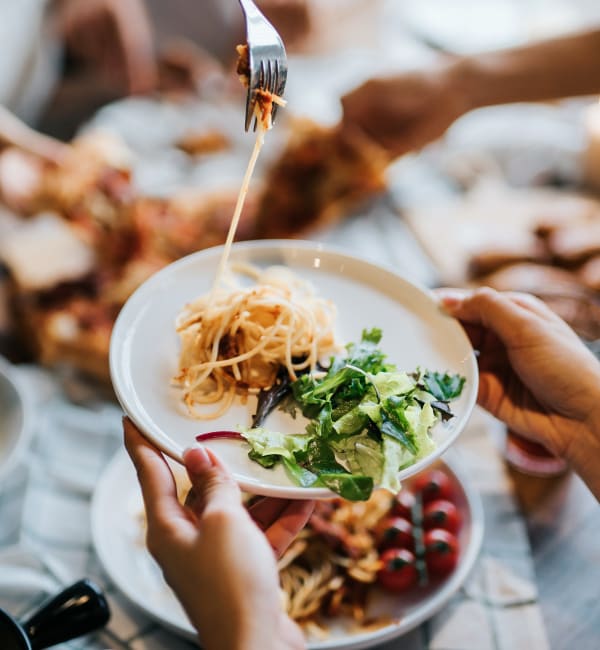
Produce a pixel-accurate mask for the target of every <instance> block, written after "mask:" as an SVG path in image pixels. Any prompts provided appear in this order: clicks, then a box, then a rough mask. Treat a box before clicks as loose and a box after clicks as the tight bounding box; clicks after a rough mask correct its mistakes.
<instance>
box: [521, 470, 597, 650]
mask: <svg viewBox="0 0 600 650" xmlns="http://www.w3.org/2000/svg"><path fill="white" fill-rule="evenodd" d="M511 476H512V478H513V480H514V483H515V489H516V492H517V494H518V496H519V499H520V501H521V505H522V508H523V512H524V514H525V517H526V520H527V527H528V532H529V539H530V542H531V548H532V552H533V558H534V563H535V570H536V576H537V584H538V588H539V594H540V602H541V605H542V611H543V614H544V620H545V623H546V627H547V630H548V638H549V640H550V644H551V647H552V648H557V649H560V648H564V649H568V648H569V649H570V648H577V650H597V648H599V647H600V599H599V598H598V584H599V581H600V506H599V504H598V502H597V501H596V499H595V498H594V497H593V496H592V494H591V493H590V491H589V490H588V489H587V487H586V486H585V485H584V484H583V482H582V481H581V480H580V479H579V478H578V477H577V476H575V475H573V474H567V475H566V476H563V477H560V478H557V479H540V478H533V477H531V476H524V475H522V474H519V473H518V472H516V471H511Z"/></svg>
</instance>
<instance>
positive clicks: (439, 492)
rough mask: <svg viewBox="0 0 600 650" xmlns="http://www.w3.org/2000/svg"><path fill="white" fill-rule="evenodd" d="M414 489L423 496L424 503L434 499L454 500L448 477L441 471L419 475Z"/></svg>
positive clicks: (432, 470) (435, 470) (428, 471)
mask: <svg viewBox="0 0 600 650" xmlns="http://www.w3.org/2000/svg"><path fill="white" fill-rule="evenodd" d="M413 489H414V491H415V492H417V493H420V494H421V498H422V499H423V503H427V502H428V501H433V500H434V499H448V500H452V494H453V492H454V490H453V488H452V482H451V481H450V479H449V478H448V475H447V474H445V473H444V472H442V471H441V470H439V469H430V470H426V471H425V472H421V473H420V474H418V475H417V477H416V478H415V481H414V483H413Z"/></svg>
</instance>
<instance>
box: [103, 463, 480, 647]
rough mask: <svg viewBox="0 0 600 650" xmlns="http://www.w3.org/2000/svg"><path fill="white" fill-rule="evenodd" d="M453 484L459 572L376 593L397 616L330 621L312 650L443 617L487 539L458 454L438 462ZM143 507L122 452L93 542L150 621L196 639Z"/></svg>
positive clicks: (382, 636) (107, 480)
mask: <svg viewBox="0 0 600 650" xmlns="http://www.w3.org/2000/svg"><path fill="white" fill-rule="evenodd" d="M437 466H439V467H440V468H442V469H444V470H445V471H446V472H447V473H448V475H449V476H450V477H451V478H452V479H453V482H454V484H455V488H456V489H455V494H456V498H455V501H456V504H457V506H458V507H459V510H460V512H461V516H462V522H463V523H462V526H461V530H460V534H459V541H460V549H461V551H460V556H459V562H458V565H457V568H456V569H455V570H454V572H453V573H452V574H451V575H450V576H449V577H448V578H447V579H445V580H444V581H443V582H441V583H439V584H437V585H436V586H431V587H429V588H428V589H426V590H424V591H421V592H419V591H416V592H413V593H412V594H410V595H402V596H392V595H389V594H378V597H377V599H376V600H377V602H376V603H373V606H374V607H376V608H377V611H378V612H380V613H381V614H382V615H387V616H389V617H390V618H392V619H397V620H398V623H395V624H393V625H387V626H385V627H383V628H380V629H378V630H375V631H370V632H367V633H361V634H356V633H350V632H348V630H347V627H346V626H345V625H344V622H343V621H336V622H335V623H333V622H332V625H331V628H330V630H329V631H330V636H329V637H328V638H327V639H326V640H324V641H315V642H309V644H308V647H309V648H310V649H311V650H334V649H338V650H340V649H342V648H343V649H345V650H358V649H359V648H371V647H373V646H376V645H377V644H379V643H382V642H384V641H386V640H389V639H392V638H395V637H398V636H401V635H402V634H406V633H407V632H408V631H409V630H411V629H413V628H414V627H416V626H417V625H419V624H420V623H422V622H423V621H424V620H426V619H428V618H430V617H431V616H433V615H434V614H435V613H436V612H438V611H439V610H440V609H441V608H442V607H443V606H444V605H445V604H446V603H447V602H448V600H449V599H450V598H451V597H452V595H453V594H454V593H455V592H456V591H457V590H458V589H459V588H460V586H461V585H462V584H463V583H464V581H465V580H466V578H467V577H468V575H469V572H470V571H471V569H472V568H473V565H474V563H475V561H476V559H477V556H478V554H479V550H480V548H481V543H482V540H483V509H482V505H481V500H480V498H479V495H478V494H477V492H475V491H474V490H473V488H472V487H471V486H470V484H469V482H468V479H467V477H466V476H465V474H464V472H463V471H462V470H461V469H460V465H459V464H458V463H457V461H456V459H455V458H453V457H450V458H448V457H446V458H445V460H444V461H441V460H440V461H438V465H437ZM142 513H143V502H142V497H141V493H140V490H139V486H138V482H137V479H136V475H135V472H134V469H133V465H132V464H131V461H130V460H129V458H128V457H127V455H126V454H125V452H124V451H120V452H119V453H118V454H117V455H116V456H115V458H114V459H113V460H112V461H111V463H110V464H109V466H108V467H107V468H106V470H105V472H104V473H103V475H102V477H101V478H100V481H99V483H98V485H97V487H96V490H95V492H94V498H93V501H92V511H91V517H92V538H93V542H94V546H95V548H96V552H97V554H98V556H99V558H100V561H101V562H102V564H103V565H104V568H105V570H106V572H107V573H108V575H109V576H110V578H111V580H112V581H113V582H114V583H115V585H116V586H117V587H118V588H119V589H120V590H121V592H122V593H123V594H124V595H125V596H126V597H127V598H128V599H129V600H130V601H131V602H132V603H134V604H135V605H137V606H138V607H139V608H140V609H142V610H143V611H144V612H145V613H146V614H147V615H148V616H150V617H152V618H153V619H155V620H157V621H159V622H160V623H162V624H163V625H165V626H166V627H167V628H169V629H171V630H172V631H174V632H176V633H178V634H181V635H183V636H186V637H188V638H195V631H194V629H193V627H192V625H191V624H190V622H189V621H188V619H187V617H186V615H185V613H184V612H183V609H182V608H181V606H180V605H179V602H178V601H177V600H176V598H175V596H174V595H173V593H172V592H171V590H170V589H169V587H168V586H167V585H166V583H165V582H164V579H163V577H162V573H161V571H160V569H159V567H158V565H157V564H156V563H155V562H154V560H153V559H152V557H151V556H150V554H149V553H148V551H147V550H146V548H145V546H144V541H143V540H144V531H143V518H142Z"/></svg>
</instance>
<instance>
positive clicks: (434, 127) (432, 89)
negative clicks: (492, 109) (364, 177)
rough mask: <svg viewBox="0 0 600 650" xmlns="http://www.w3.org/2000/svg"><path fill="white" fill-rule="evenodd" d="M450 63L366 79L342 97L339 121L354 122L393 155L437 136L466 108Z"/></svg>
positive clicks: (417, 146)
mask: <svg viewBox="0 0 600 650" xmlns="http://www.w3.org/2000/svg"><path fill="white" fill-rule="evenodd" d="M451 70H452V68H451V66H447V65H445V64H444V65H440V66H438V67H432V68H430V69H427V70H424V71H422V72H410V73H405V74H401V75H398V76H394V77H390V78H387V79H371V80H370V81H367V82H366V83H365V84H363V85H362V86H360V87H359V88H357V89H356V90H354V91H352V92H351V93H349V94H348V95H346V96H345V97H343V98H342V106H343V109H344V123H345V124H348V125H354V126H358V127H359V128H360V129H362V130H363V131H364V132H365V133H366V134H367V135H369V136H370V137H371V138H372V139H373V140H375V141H376V142H377V143H379V144H380V145H381V146H383V147H384V148H385V149H386V150H387V151H388V152H389V153H390V154H391V155H392V156H393V157H396V156H400V155H401V154H404V153H406V152H408V151H412V150H418V149H421V148H422V147H424V146H425V145H426V144H428V143H429V142H432V141H433V140H435V139H437V138H439V137H440V136H441V135H443V134H444V132H445V131H446V129H447V128H448V127H449V126H450V125H451V124H452V122H454V120H456V119H457V118H458V117H460V116H461V115H462V114H463V113H465V112H466V111H467V110H468V108H469V107H468V105H467V103H466V101H465V98H464V96H463V94H462V93H461V92H460V88H459V85H458V84H456V83H455V82H454V77H453V75H452V74H451Z"/></svg>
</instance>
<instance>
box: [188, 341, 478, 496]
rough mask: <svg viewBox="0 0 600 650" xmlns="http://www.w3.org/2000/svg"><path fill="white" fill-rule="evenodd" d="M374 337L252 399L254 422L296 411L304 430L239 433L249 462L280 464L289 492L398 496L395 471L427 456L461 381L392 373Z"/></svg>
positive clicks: (446, 376) (457, 377) (425, 372)
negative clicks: (292, 488) (377, 491)
mask: <svg viewBox="0 0 600 650" xmlns="http://www.w3.org/2000/svg"><path fill="white" fill-rule="evenodd" d="M381 336H382V333H381V330H379V329H371V330H368V331H366V330H365V331H363V333H362V338H361V341H360V342H359V343H351V344H349V345H347V346H346V352H345V354H343V355H341V356H339V357H335V358H333V359H332V360H331V365H330V366H329V368H328V369H326V370H322V371H320V372H316V373H310V374H305V375H302V376H301V377H299V378H298V379H297V380H296V381H294V382H289V381H285V378H284V377H281V376H280V378H279V380H278V382H277V383H276V385H275V386H273V388H272V389H270V391H267V392H266V393H265V394H264V395H262V396H261V397H260V398H259V408H258V410H257V416H256V417H255V420H254V423H255V424H256V423H259V422H262V421H263V420H264V418H265V415H266V413H267V412H270V411H271V410H272V409H273V408H274V407H275V406H278V407H279V408H282V409H285V410H286V411H288V412H289V413H290V414H291V415H292V416H295V415H296V412H297V411H298V410H299V411H301V412H302V414H303V415H304V416H305V417H306V418H308V420H309V423H308V425H307V426H306V429H305V431H304V432H302V433H296V434H289V433H282V432H277V431H272V430H269V429H268V428H265V427H263V426H253V427H252V428H249V429H245V430H241V431H240V433H239V435H241V437H242V438H243V439H244V440H246V442H247V443H248V444H249V445H250V451H249V456H250V458H251V459H252V460H254V461H256V462H257V463H260V464H261V465H262V466H263V467H268V468H270V467H275V466H276V465H278V464H280V463H281V464H282V465H283V467H284V468H285V470H286V472H287V474H288V475H289V477H290V478H291V480H292V481H294V483H296V484H297V485H300V486H302V487H325V488H329V489H330V490H332V491H333V492H335V493H337V494H339V495H340V496H342V497H344V498H346V499H349V500H351V501H360V500H365V499H368V498H369V496H370V495H371V492H372V490H373V487H374V486H380V487H383V488H386V489H388V490H390V491H391V492H393V493H396V492H398V491H399V489H400V483H399V481H398V472H399V471H400V470H401V469H403V468H405V467H407V466H409V465H412V464H413V463H415V462H416V461H417V460H419V459H420V458H423V457H424V456H427V455H428V454H429V453H431V451H432V450H433V449H434V447H435V443H434V442H433V440H432V438H431V436H430V431H431V428H432V427H433V426H434V425H435V424H436V423H437V422H438V421H440V420H447V419H449V418H451V417H453V415H452V411H451V409H450V406H449V402H451V401H452V400H454V399H456V398H457V397H458V396H459V395H460V394H461V392H462V389H463V386H464V383H465V378H464V377H462V376H460V375H456V374H448V373H440V372H432V371H430V370H423V369H420V368H417V369H416V370H415V371H414V372H409V373H407V372H404V371H401V370H398V369H397V368H396V366H395V365H393V364H391V363H389V362H388V361H387V360H386V355H385V354H384V353H383V352H382V350H381V349H380V347H379V343H380V341H381ZM223 433H224V432H223ZM208 436H210V437H218V436H217V434H215V435H212V436H211V435H210V434H208ZM208 436H199V437H198V438H199V439H203V438H204V439H206V437H208Z"/></svg>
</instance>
